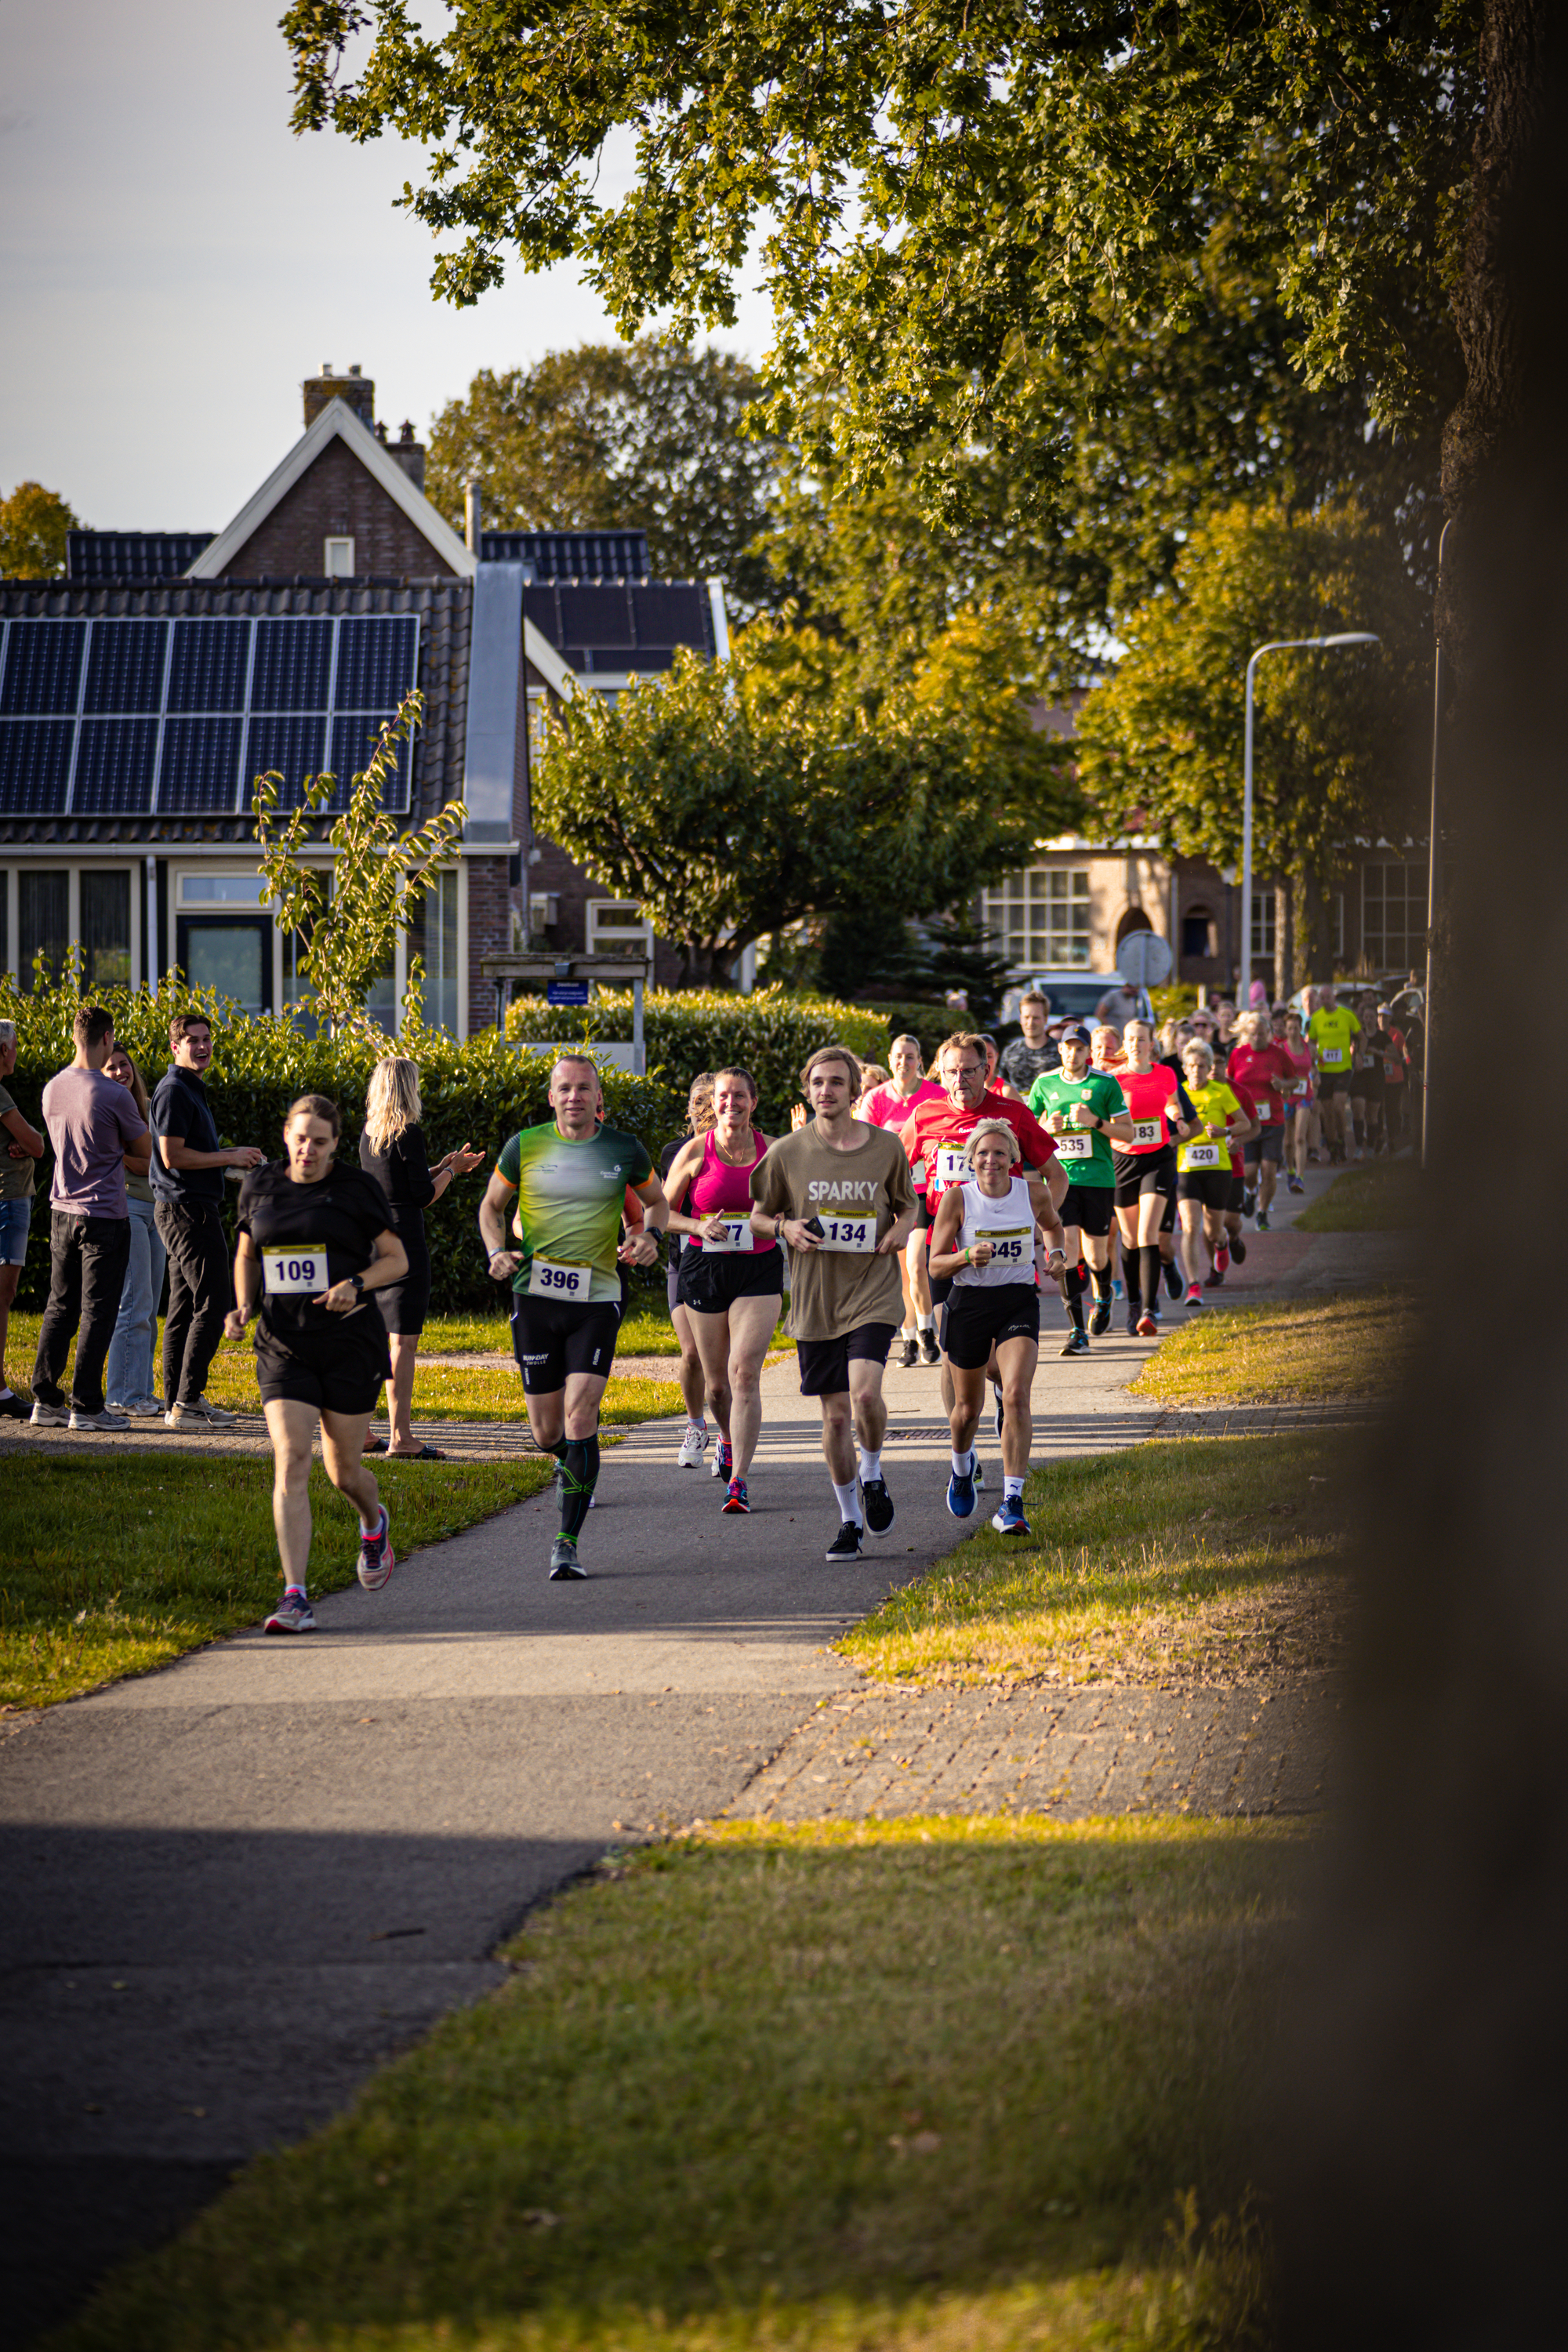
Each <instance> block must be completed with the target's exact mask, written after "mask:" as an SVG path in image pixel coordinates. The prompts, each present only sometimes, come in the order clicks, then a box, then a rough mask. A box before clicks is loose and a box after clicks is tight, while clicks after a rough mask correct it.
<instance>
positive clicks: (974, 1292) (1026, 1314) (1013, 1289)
mask: <svg viewBox="0 0 1568 2352" xmlns="http://www.w3.org/2000/svg"><path fill="white" fill-rule="evenodd" d="M1039 1336H1040V1294H1039V1292H1038V1291H1037V1289H1036V1288H1035V1286H1034V1284H1033V1283H1031V1282H1003V1283H999V1284H998V1285H997V1286H996V1287H995V1288H994V1290H986V1289H982V1288H980V1287H979V1286H978V1285H976V1284H973V1283H961V1284H960V1285H959V1286H958V1288H957V1289H956V1290H954V1291H952V1293H951V1294H950V1296H949V1297H948V1301H947V1304H946V1306H945V1307H943V1308H942V1353H943V1354H944V1355H945V1356H946V1358H947V1360H948V1361H949V1363H951V1364H956V1365H957V1367H958V1369H959V1370H960V1371H961V1372H979V1371H984V1369H985V1366H986V1365H987V1364H988V1363H989V1362H990V1360H991V1350H992V1349H993V1348H999V1347H1001V1346H1002V1345H1003V1343H1004V1341H1005V1340H1008V1339H1034V1340H1038V1339H1039Z"/></svg>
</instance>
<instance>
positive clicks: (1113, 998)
mask: <svg viewBox="0 0 1568 2352" xmlns="http://www.w3.org/2000/svg"><path fill="white" fill-rule="evenodd" d="M1139 1012H1140V1005H1139V999H1138V991H1137V990H1136V989H1135V988H1129V987H1128V985H1127V982H1125V981H1124V980H1123V979H1122V977H1121V973H1120V972H1118V973H1117V974H1116V976H1115V978H1114V979H1113V980H1112V982H1111V984H1110V987H1109V988H1108V989H1107V990H1106V992H1105V994H1104V995H1103V996H1102V997H1101V998H1100V1003H1098V1004H1097V1005H1096V1006H1095V1008H1094V1017H1095V1019H1096V1020H1097V1021H1103V1022H1104V1024H1106V1026H1107V1028H1110V1029H1114V1030H1115V1031H1116V1032H1117V1033H1118V1034H1119V1035H1120V1034H1121V1031H1122V1030H1123V1029H1125V1028H1126V1026H1127V1024H1128V1023H1129V1022H1130V1021H1136V1020H1137V1018H1138V1016H1139Z"/></svg>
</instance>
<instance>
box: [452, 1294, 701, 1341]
mask: <svg viewBox="0 0 1568 2352" xmlns="http://www.w3.org/2000/svg"><path fill="white" fill-rule="evenodd" d="M616 1348H617V1349H619V1351H620V1353H621V1354H622V1355H624V1356H679V1353H680V1341H679V1339H677V1337H676V1332H675V1326H674V1324H673V1323H672V1322H671V1321H670V1319H669V1313H668V1308H667V1307H666V1306H665V1303H664V1301H663V1299H662V1298H660V1299H659V1300H658V1301H657V1302H655V1301H653V1300H651V1299H647V1298H641V1297H637V1295H636V1294H635V1293H634V1295H633V1297H632V1303H631V1305H630V1306H629V1307H627V1309H626V1313H625V1315H624V1316H623V1317H622V1318H621V1328H620V1330H619V1332H618V1333H617V1335H616ZM419 1349H420V1353H421V1354H422V1355H428V1356H489V1355H502V1356H510V1353H511V1325H510V1322H509V1321H508V1320H507V1318H506V1317H505V1316H504V1315H432V1316H431V1318H430V1319H429V1321H428V1322H427V1323H426V1326H425V1329H424V1331H423V1333H422V1334H421V1336H420V1340H419Z"/></svg>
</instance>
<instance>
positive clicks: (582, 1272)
mask: <svg viewBox="0 0 1568 2352" xmlns="http://www.w3.org/2000/svg"><path fill="white" fill-rule="evenodd" d="M593 1278H594V1269H593V1267H592V1266H589V1265H557V1264H556V1262H555V1260H554V1259H553V1258H549V1257H536V1258H535V1259H534V1261H533V1263H532V1265H531V1266H530V1267H529V1269H528V1295H529V1297H531V1298H586V1297H587V1296H588V1286H589V1284H590V1283H591V1282H592V1280H593Z"/></svg>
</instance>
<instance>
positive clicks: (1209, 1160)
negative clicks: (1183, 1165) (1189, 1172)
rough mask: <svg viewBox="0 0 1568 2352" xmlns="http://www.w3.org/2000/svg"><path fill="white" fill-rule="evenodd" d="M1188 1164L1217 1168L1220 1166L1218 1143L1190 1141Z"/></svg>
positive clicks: (1190, 1165)
mask: <svg viewBox="0 0 1568 2352" xmlns="http://www.w3.org/2000/svg"><path fill="white" fill-rule="evenodd" d="M1227 1164H1228V1161H1227ZM1187 1166H1188V1167H1189V1168H1217V1167H1218V1166H1219V1146H1218V1144H1217V1143H1189V1144H1188V1146H1187Z"/></svg>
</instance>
